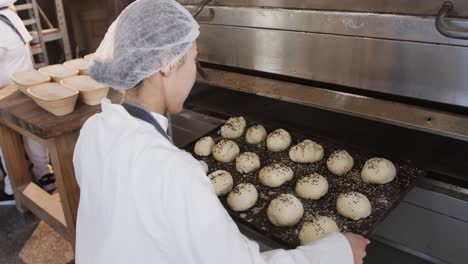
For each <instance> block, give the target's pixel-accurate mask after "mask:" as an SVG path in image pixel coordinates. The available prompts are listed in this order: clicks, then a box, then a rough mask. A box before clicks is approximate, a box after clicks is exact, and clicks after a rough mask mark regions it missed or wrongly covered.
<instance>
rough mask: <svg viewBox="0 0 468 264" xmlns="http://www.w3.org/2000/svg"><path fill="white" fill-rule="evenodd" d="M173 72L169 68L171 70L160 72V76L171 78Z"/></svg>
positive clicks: (172, 68)
mask: <svg viewBox="0 0 468 264" xmlns="http://www.w3.org/2000/svg"><path fill="white" fill-rule="evenodd" d="M173 70H174V67H171V68H169V69H167V70H162V71H161V74H162V76H163V77H169V76H171V74H172V72H173Z"/></svg>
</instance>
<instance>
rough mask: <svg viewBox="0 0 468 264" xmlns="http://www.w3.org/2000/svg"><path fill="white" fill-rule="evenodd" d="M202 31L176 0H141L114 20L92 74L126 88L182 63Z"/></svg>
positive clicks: (91, 68)
mask: <svg viewBox="0 0 468 264" xmlns="http://www.w3.org/2000/svg"><path fill="white" fill-rule="evenodd" d="M199 34H200V32H199V26H198V24H197V22H196V21H195V19H194V18H193V17H192V15H191V14H190V13H189V12H188V11H187V10H186V9H185V8H184V7H182V6H181V5H180V4H179V3H177V2H176V1H175V0H138V1H136V2H134V3H132V4H130V5H129V6H128V7H127V8H126V9H125V10H124V11H123V12H122V13H121V14H120V16H119V17H118V18H117V19H116V20H115V21H114V22H113V23H112V25H111V26H110V27H109V30H108V31H107V33H106V36H105V37H104V40H103V41H102V42H101V45H100V46H99V48H98V49H97V50H96V53H95V56H94V59H93V62H92V63H91V65H90V68H89V75H90V76H91V77H92V78H93V79H94V80H96V81H98V82H100V83H104V84H108V85H110V86H112V87H114V88H118V89H122V90H126V89H130V88H133V87H135V86H136V85H137V84H138V83H139V82H140V81H142V80H144V79H146V78H148V77H149V76H151V75H153V74H154V73H156V72H159V71H165V70H168V69H169V68H170V67H172V66H173V65H174V64H176V63H177V62H179V61H180V60H181V59H182V57H184V56H185V54H186V53H187V52H188V51H189V49H190V48H191V47H192V43H193V41H195V39H196V38H197V37H198V35H199Z"/></svg>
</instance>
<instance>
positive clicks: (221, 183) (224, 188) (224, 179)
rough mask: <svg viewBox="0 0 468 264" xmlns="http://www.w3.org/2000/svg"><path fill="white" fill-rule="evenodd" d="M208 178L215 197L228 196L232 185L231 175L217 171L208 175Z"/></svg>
mask: <svg viewBox="0 0 468 264" xmlns="http://www.w3.org/2000/svg"><path fill="white" fill-rule="evenodd" d="M208 178H209V179H210V180H211V183H212V184H213V187H214V190H215V193H216V195H217V196H223V195H226V194H228V193H229V192H230V191H231V190H232V186H233V185H234V180H233V179H232V176H231V174H230V173H229V172H227V171H224V170H217V171H215V172H213V173H211V174H210V175H208Z"/></svg>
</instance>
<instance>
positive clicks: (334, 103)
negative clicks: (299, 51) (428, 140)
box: [198, 69, 468, 141]
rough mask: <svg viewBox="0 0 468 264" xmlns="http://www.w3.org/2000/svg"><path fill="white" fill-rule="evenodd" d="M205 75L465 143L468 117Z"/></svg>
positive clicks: (252, 90)
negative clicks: (460, 140)
mask: <svg viewBox="0 0 468 264" xmlns="http://www.w3.org/2000/svg"><path fill="white" fill-rule="evenodd" d="M206 72H207V74H208V76H209V78H208V79H203V78H198V81H199V82H200V83H207V84H210V85H215V86H219V87H224V88H228V89H232V90H237V91H242V92H247V93H253V94H257V95H261V96H266V97H270V98H274V99H279V100H284V101H288V102H293V103H298V104H302V105H306V106H312V107H317V108H321V109H326V110H331V111H335V112H340V113H345V114H350V115H354V116H358V117H364V118H367V119H372V120H377V121H381V122H385V123H390V124H395V125H399V126H403V127H408V128H413V129H417V130H422V131H427V132H430V133H434V134H439V135H443V136H447V137H453V138H457V139H462V140H465V141H467V140H468V116H462V115H455V114H448V113H444V112H439V111H436V110H432V109H426V108H421V107H415V106H411V105H406V104H402V103H396V102H391V101H385V100H378V99H373V98H369V97H364V96H357V95H353V94H348V93H342V92H336V91H330V90H325V89H320V88H315V87H310V86H304V85H298V84H292V83H288V82H281V81H276V80H270V79H266V78H259V77H254V76H249V75H243V74H238V73H231V72H225V71H219V70H213V69H206Z"/></svg>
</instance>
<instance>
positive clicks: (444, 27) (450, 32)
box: [436, 2, 468, 40]
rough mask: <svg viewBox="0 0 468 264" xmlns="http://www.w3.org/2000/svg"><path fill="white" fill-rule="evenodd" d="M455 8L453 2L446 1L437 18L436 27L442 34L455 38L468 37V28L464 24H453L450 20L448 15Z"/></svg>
mask: <svg viewBox="0 0 468 264" xmlns="http://www.w3.org/2000/svg"><path fill="white" fill-rule="evenodd" d="M453 10H454V6H453V4H452V2H445V3H444V4H443V5H442V8H441V9H440V11H439V14H438V15H437V19H436V28H437V30H438V31H439V32H440V34H442V35H444V36H447V37H450V38H455V39H465V40H466V39H468V28H467V27H463V26H456V25H453V24H454V22H453V21H448V19H447V15H448V13H449V12H451V11H453Z"/></svg>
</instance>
